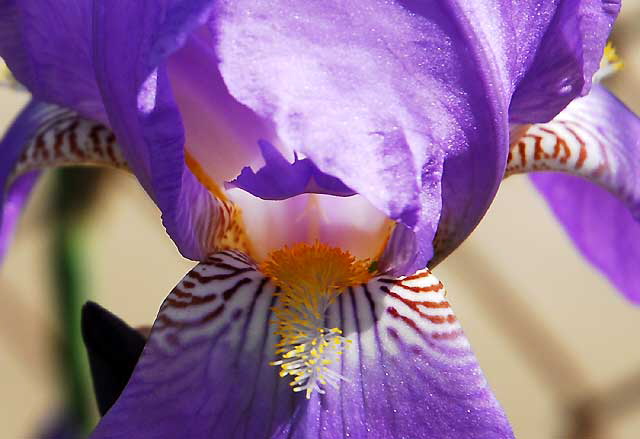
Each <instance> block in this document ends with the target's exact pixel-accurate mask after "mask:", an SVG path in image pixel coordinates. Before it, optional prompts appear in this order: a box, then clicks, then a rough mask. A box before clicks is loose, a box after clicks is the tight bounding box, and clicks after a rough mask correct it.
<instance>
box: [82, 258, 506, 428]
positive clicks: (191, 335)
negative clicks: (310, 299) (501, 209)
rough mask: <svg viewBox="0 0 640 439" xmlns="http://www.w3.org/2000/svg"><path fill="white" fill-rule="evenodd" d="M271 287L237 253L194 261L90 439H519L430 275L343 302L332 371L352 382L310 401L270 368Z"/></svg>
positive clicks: (361, 291)
mask: <svg viewBox="0 0 640 439" xmlns="http://www.w3.org/2000/svg"><path fill="white" fill-rule="evenodd" d="M416 287H419V288H423V290H424V291H423V292H413V291H412V290H411V288H416ZM275 292H276V288H275V286H274V285H273V284H271V283H270V282H269V281H268V279H266V278H263V277H262V275H261V274H260V273H259V272H257V271H255V268H254V267H253V266H251V265H250V264H249V263H248V262H247V261H246V259H245V258H244V256H242V255H241V254H238V253H217V254H215V255H213V256H212V257H211V258H210V259H209V260H207V261H205V262H204V263H201V264H200V265H198V266H197V267H196V268H195V269H194V270H193V271H192V272H191V273H190V274H188V275H187V276H186V277H185V278H184V280H183V281H182V282H180V283H179V284H178V286H177V287H176V288H175V289H174V290H173V292H172V293H171V294H170V295H169V297H168V298H167V300H166V301H165V303H164V304H163V306H162V308H161V310H160V313H159V315H158V319H157V320H156V323H155V324H154V327H153V330H152V333H151V336H150V339H149V341H148V343H147V345H146V346H145V350H144V352H143V355H142V357H141V359H140V361H139V363H138V365H137V366H136V369H135V371H134V373H133V375H132V377H131V379H130V380H129V383H128V384H127V387H126V388H125V390H124V392H123V393H122V395H121V396H120V398H119V399H118V401H117V402H116V404H115V405H114V406H113V407H112V409H111V410H110V411H109V412H108V413H107V414H106V415H105V417H104V418H103V419H102V421H101V422H100V424H99V425H98V427H97V429H96V430H95V432H94V433H93V436H92V438H94V439H100V438H110V439H117V438H129V437H148V438H156V439H160V438H173V437H190V438H194V439H200V438H203V439H204V438H211V437H220V438H222V437H224V438H240V437H252V438H253V437H256V438H300V439H303V438H309V437H318V438H325V439H331V438H334V439H337V438H344V437H355V438H360V437H368V438H371V439H376V438H380V439H382V438H390V437H398V438H400V437H411V438H416V439H419V438H443V439H457V438H462V437H464V438H469V439H473V438H487V439H488V438H492V439H502V438H512V437H513V434H512V432H511V428H510V426H509V423H508V421H507V419H506V418H505V416H504V414H503V412H502V410H501V408H500V406H499V405H498V403H497V402H496V400H495V398H494V397H493V395H492V394H491V392H490V390H489V388H488V385H487V383H486V380H485V379H484V377H483V376H482V373H481V371H480V369H479V367H478V365H477V362H476V360H475V358H474V356H473V354H472V352H471V350H470V348H469V345H468V342H467V340H466V338H465V337H464V335H463V334H462V331H461V330H460V325H459V324H458V323H457V321H456V320H455V316H454V315H453V313H452V311H451V309H450V308H449V305H448V303H447V301H446V299H445V298H444V290H443V288H442V284H440V283H439V282H438V281H437V279H435V278H434V277H433V276H432V275H430V274H427V273H425V272H423V273H420V274H416V275H415V276H413V277H410V278H407V279H404V280H400V281H394V280H393V279H387V278H382V279H377V280H372V281H371V282H369V283H368V284H366V285H362V286H358V287H354V288H352V289H349V291H346V292H344V293H343V294H342V295H340V296H339V297H338V299H337V300H336V301H335V302H334V304H333V305H332V306H331V307H330V308H329V310H328V313H327V317H326V319H327V325H328V326H329V327H334V326H338V327H340V328H342V330H343V331H344V334H345V336H346V337H348V338H349V339H351V340H352V343H351V345H350V346H348V347H346V348H345V351H344V354H343V355H341V356H339V357H337V358H335V362H334V364H333V366H332V370H333V371H335V372H338V373H340V374H342V375H343V376H344V377H345V378H346V380H345V381H340V382H339V384H338V388H333V387H330V386H326V387H325V390H326V393H325V394H324V395H320V394H318V393H314V394H313V395H311V399H309V400H307V399H305V397H304V394H302V393H298V394H295V393H293V392H292V391H291V388H290V386H289V385H288V382H287V381H288V380H287V379H286V378H284V379H283V378H280V377H279V376H278V375H279V374H278V369H277V368H276V367H274V366H270V365H269V361H272V360H274V359H275V357H274V344H275V343H276V342H277V337H276V335H275V334H274V332H273V328H274V325H273V324H272V320H273V314H272V307H273V306H274V304H275V303H276V301H277V298H276V297H275V296H274V293H275ZM411 304H413V305H414V306H415V307H413V308H412V306H413V305H411Z"/></svg>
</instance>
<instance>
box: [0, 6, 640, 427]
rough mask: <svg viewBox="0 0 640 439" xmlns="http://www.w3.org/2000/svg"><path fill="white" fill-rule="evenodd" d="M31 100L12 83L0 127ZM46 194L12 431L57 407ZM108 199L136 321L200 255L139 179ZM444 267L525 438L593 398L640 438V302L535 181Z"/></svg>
mask: <svg viewBox="0 0 640 439" xmlns="http://www.w3.org/2000/svg"><path fill="white" fill-rule="evenodd" d="M639 19H640V1H629V0H627V1H626V3H625V5H624V8H623V13H622V16H621V18H620V20H619V22H618V25H617V28H616V31H615V33H614V37H613V38H614V43H615V44H616V46H617V49H618V51H619V53H620V55H621V56H622V57H623V59H624V61H625V63H626V65H625V69H624V70H623V71H622V72H621V73H620V74H619V75H618V76H617V77H616V78H614V80H613V81H611V82H609V83H608V85H610V86H611V88H612V89H614V90H615V92H616V93H617V94H618V96H620V97H621V98H622V99H623V100H624V101H625V102H626V103H627V104H628V105H629V106H631V107H632V108H633V109H634V110H635V111H636V112H638V113H640V28H639V27H638V25H637V23H638V20H639ZM26 100H27V96H25V95H23V94H20V93H16V92H12V91H8V90H0V131H2V130H4V128H5V127H6V126H7V125H8V124H9V123H10V121H11V119H12V118H13V116H14V115H15V113H16V112H17V111H18V110H19V108H20V107H21V106H22V105H23V104H24V103H25V102H26ZM46 194H47V182H46V180H45V181H43V183H41V184H40V185H39V188H38V191H37V192H36V194H35V196H34V197H33V198H32V200H31V202H30V204H29V207H28V209H27V212H26V214H25V216H24V217H23V220H22V222H21V224H20V226H19V229H18V233H17V236H16V239H15V241H14V243H13V245H12V247H11V250H10V252H9V254H8V256H7V258H6V260H5V262H4V264H3V265H2V267H1V269H0V297H1V302H2V306H1V307H0V388H1V389H2V392H1V393H0V408H1V410H0V425H2V428H1V431H2V433H1V434H0V435H1V436H2V437H3V438H28V437H31V435H32V434H33V432H34V431H36V430H37V428H38V426H39V425H42V424H43V422H45V420H46V419H47V418H48V417H49V416H51V415H52V411H53V410H54V409H55V408H56V407H57V406H58V399H59V394H58V389H57V387H56V383H55V379H54V378H55V371H54V370H53V367H52V364H53V361H52V352H53V349H54V347H55V346H54V345H53V343H52V340H53V337H52V331H53V327H54V325H53V315H52V308H53V306H52V299H51V286H50V274H49V271H48V266H47V259H46V258H47V245H48V234H47V223H46V217H45V216H44V212H45V211H44V205H45V199H44V198H46ZM99 198H100V199H99V200H98V205H99V206H100V208H99V209H97V210H95V211H94V212H95V213H93V214H92V215H91V216H90V218H89V220H88V221H87V226H86V236H87V242H86V246H87V252H86V254H88V255H90V257H91V259H90V261H88V264H87V265H88V266H89V269H90V284H89V285H90V295H91V296H92V297H93V298H95V299H96V300H97V301H99V302H100V303H101V304H102V305H103V306H106V307H107V308H108V309H110V310H112V311H113V312H115V313H116V314H118V315H119V316H121V317H122V318H124V319H125V320H126V321H127V322H129V323H130V324H132V325H148V324H150V323H151V322H152V321H153V319H154V316H155V314H156V311H157V309H158V307H159V305H160V303H161V301H162V300H163V298H164V296H165V295H166V294H167V293H168V292H169V290H170V289H171V288H172V287H173V286H174V285H175V284H176V283H177V281H178V280H179V279H180V278H181V277H182V276H183V275H184V273H185V272H186V271H188V270H189V268H190V267H192V266H193V265H194V263H193V262H191V261H187V260H185V259H183V258H181V257H180V255H179V254H178V252H177V250H176V249H175V247H174V245H173V243H172V242H171V241H170V240H169V238H168V237H167V236H166V235H165V233H164V230H163V228H162V226H161V223H160V218H159V214H158V211H157V209H156V208H155V206H154V205H153V204H152V203H151V202H150V201H149V200H148V199H147V197H146V196H145V194H144V193H143V191H142V190H141V189H140V188H139V186H138V184H137V183H136V181H135V180H134V179H133V178H132V177H129V176H128V175H126V174H124V173H118V172H114V173H113V175H111V176H110V178H109V179H108V180H107V184H106V187H105V188H104V190H102V191H101V193H100V195H99ZM435 274H436V275H437V276H438V277H439V278H440V279H441V280H442V281H443V282H444V283H445V285H446V286H447V289H448V291H449V298H450V300H451V302H452V303H453V305H454V306H455V309H456V311H457V314H458V316H459V317H460V320H461V321H462V323H463V324H464V326H465V329H466V333H467V335H468V337H469V338H470V339H471V342H472V344H473V346H474V348H475V351H476V353H477V355H478V357H479V359H480V363H481V365H482V366H483V369H484V371H485V373H486V375H487V377H488V379H489V381H490V382H491V384H492V386H493V388H494V390H495V393H496V395H497V397H498V399H499V400H500V401H501V402H502V404H503V405H504V407H505V409H506V411H507V414H508V415H509V417H510V419H511V422H512V424H513V426H514V428H515V432H516V434H517V436H518V437H519V438H525V439H529V438H531V439H539V438H563V437H569V436H568V434H569V431H570V425H571V423H572V422H573V421H572V420H573V419H574V418H572V417H570V416H569V414H570V410H571V406H570V401H572V399H573V398H581V397H588V396H589V395H592V394H594V395H598V394H606V395H611V396H608V397H607V398H608V399H610V400H612V401H617V402H619V405H620V407H618V406H612V409H611V413H608V412H607V413H604V412H603V413H602V417H604V418H606V421H605V425H606V429H605V430H604V431H603V434H602V436H601V437H606V438H612V439H635V438H638V437H640V344H639V343H638V335H639V334H640V308H634V307H632V306H630V305H629V304H628V303H626V302H625V301H624V300H623V299H622V298H621V297H620V296H619V295H618V294H617V292H616V291H615V290H614V289H613V288H612V287H611V286H610V285H609V284H608V283H607V282H606V281H605V280H604V279H603V278H601V277H600V276H599V275H598V274H597V273H596V272H595V271H593V270H592V269H591V267H590V266H588V265H587V264H586V263H585V262H584V261H582V260H581V258H580V256H579V255H578V254H577V253H576V252H575V251H574V249H573V247H572V245H571V244H570V243H569V241H568V240H567V238H566V237H565V235H564V233H563V231H562V230H561V229H560V227H559V226H558V224H557V223H556V222H555V220H554V219H553V218H552V216H551V215H550V213H549V211H548V209H547V207H546V205H545V204H544V202H543V201H542V200H541V199H540V197H539V196H538V195H537V193H536V192H535V191H534V190H533V189H532V187H531V185H530V184H529V183H528V181H527V179H526V178H524V177H513V178H512V179H509V180H508V181H506V182H505V184H503V185H502V187H501V189H500V192H499V194H498V196H497V198H496V201H495V202H494V204H493V206H492V207H491V210H490V211H489V213H488V214H487V216H486V217H485V219H484V220H483V222H482V223H481V225H480V226H479V227H478V229H477V230H476V231H475V233H474V234H473V235H472V237H471V238H470V239H469V240H468V241H467V242H466V243H465V244H464V245H463V246H462V247H461V248H460V249H459V250H458V251H457V252H456V253H455V254H454V255H453V256H452V257H450V258H449V259H448V260H447V261H446V262H445V263H443V264H442V265H441V266H439V267H437V269H436V271H435ZM523 313H524V314H523ZM634 381H635V387H634ZM624 398H628V399H629V402H628V403H627V402H626V399H624ZM634 398H635V405H634V401H633V399H634ZM625 407H626V408H625ZM599 437H600V436H599Z"/></svg>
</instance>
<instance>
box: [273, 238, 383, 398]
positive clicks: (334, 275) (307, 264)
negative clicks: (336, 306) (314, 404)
mask: <svg viewBox="0 0 640 439" xmlns="http://www.w3.org/2000/svg"><path fill="white" fill-rule="evenodd" d="M369 267H370V263H369V261H366V260H365V261H358V260H356V259H355V258H354V257H353V256H352V255H351V254H350V253H349V252H345V251H343V250H341V249H338V248H335V247H329V246H327V245H326V244H322V243H320V242H315V243H314V244H307V243H300V244H296V245H294V246H292V247H286V246H285V247H283V248H282V249H280V250H276V251H273V252H272V253H271V254H270V255H269V257H268V258H267V260H266V261H265V262H264V263H263V264H262V265H261V267H260V268H261V271H262V272H263V273H264V274H265V275H266V276H268V277H270V278H271V279H272V281H273V282H274V283H275V284H276V285H277V286H278V287H279V288H280V291H279V292H278V293H277V295H278V299H279V300H278V304H277V305H276V306H275V307H274V308H273V313H274V315H275V320H274V321H273V323H274V324H275V325H277V329H276V330H275V334H276V335H277V336H278V337H279V338H280V340H279V341H278V343H277V344H276V355H278V356H279V357H280V359H279V360H277V361H273V362H271V363H270V364H271V365H273V366H280V368H281V370H280V376H281V377H286V376H287V375H291V376H292V377H293V380H292V381H291V383H290V385H291V386H292V387H293V391H294V392H300V391H305V392H306V396H307V398H310V397H311V394H312V393H313V392H314V391H317V392H318V393H325V391H324V389H323V387H324V386H325V385H326V384H327V383H328V384H330V385H331V386H333V387H337V384H338V382H339V381H340V380H341V379H344V378H343V377H342V376H341V375H340V374H338V373H336V372H335V371H333V370H331V369H330V368H329V366H330V365H331V364H332V362H333V360H334V359H335V357H336V356H337V355H340V354H342V351H343V348H344V347H346V345H348V344H349V343H350V340H347V339H346V338H345V337H343V336H342V331H341V330H340V328H327V327H326V321H325V314H326V311H327V308H328V307H329V305H331V303H333V301H334V300H335V299H336V297H338V296H339V295H340V293H341V292H342V291H344V290H345V289H346V288H348V287H350V286H353V285H357V284H360V283H364V282H367V281H368V280H369V279H370V278H371V277H372V274H371V273H370V271H369Z"/></svg>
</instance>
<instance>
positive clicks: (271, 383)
mask: <svg viewBox="0 0 640 439" xmlns="http://www.w3.org/2000/svg"><path fill="white" fill-rule="evenodd" d="M619 6H620V5H619V2H617V1H614V0H582V1H581V0H564V1H562V0H561V1H542V2H541V1H518V2H511V1H502V0H486V1H478V2H465V1H455V0H438V1H411V0H397V1H382V0H380V1H378V0H367V1H361V0H353V1H347V2H335V1H322V2H319V1H307V2H293V1H285V0H274V1H269V2H263V1H256V0H234V1H224V0H219V1H212V0H191V1H184V0H182V1H181V0H172V1H168V0H156V1H153V2H151V1H145V0H140V1H135V2H132V1H124V0H113V1H109V2H103V1H95V2H93V1H90V0H74V1H71V0H56V1H44V0H38V1H36V0H19V1H18V0H2V1H1V2H0V55H1V56H2V57H3V58H4V59H5V61H6V62H7V64H8V66H9V67H10V69H11V71H12V72H13V74H14V75H15V77H16V78H17V80H18V81H19V82H20V83H21V84H23V85H24V86H25V87H26V88H27V89H28V90H29V91H30V92H31V93H32V94H33V97H34V100H33V101H32V102H31V103H30V104H29V105H28V106H27V108H26V109H25V110H24V111H23V112H22V114H21V115H20V116H19V117H18V118H17V120H16V122H15V123H14V125H13V126H12V128H11V129H10V130H9V132H8V133H7V135H6V137H5V139H4V140H3V142H2V145H1V149H0V154H2V160H1V161H0V180H1V181H2V182H3V185H4V187H5V188H6V191H5V195H4V215H3V216H4V218H3V225H2V237H3V243H5V244H3V245H6V239H8V236H10V230H11V227H12V225H13V224H14V222H15V219H16V217H17V214H18V212H19V210H20V206H21V205H22V203H23V202H24V200H25V199H26V197H27V194H28V192H29V190H30V188H31V186H32V185H33V183H34V181H35V180H36V178H37V173H38V172H39V170H40V169H42V168H43V167H47V166H55V165H68V164H99V165H113V166H116V167H119V168H123V169H128V170H130V171H132V172H133V173H134V174H135V176H136V177H137V178H138V180H139V181H140V183H141V185H142V187H143V188H144V189H145V191H146V192H147V193H148V194H149V196H150V197H151V198H152V199H153V200H154V201H155V203H156V204H157V206H158V208H159V210H160V211H161V213H162V220H163V223H164V226H165V228H166V229H167V232H168V234H169V236H171V238H172V239H173V240H174V242H175V243H176V245H177V247H178V249H179V250H180V252H181V253H182V254H183V255H184V256H185V257H187V258H191V259H193V260H196V261H200V263H199V264H198V265H197V266H196V267H195V268H194V269H193V270H192V271H191V272H190V273H188V274H187V275H186V277H185V278H184V279H183V280H182V281H181V282H180V283H179V284H178V285H177V286H176V287H175V288H174V289H173V291H172V292H171V293H170V294H169V296H168V298H167V299H166V301H165V302H164V303H163V305H162V307H161V309H160V313H159V315H158V318H157V320H156V323H155V325H154V327H153V331H152V333H151V336H150V339H149V341H148V342H147V344H146V347H145V350H144V353H143V355H142V357H141V359H140V361H139V363H138V365H137V367H136V370H135V371H134V372H133V375H132V377H131V380H130V381H129V383H128V385H127V387H126V388H125V390H124V391H123V393H122V395H121V396H120V398H119V399H118V401H117V402H116V403H115V405H114V406H113V407H112V408H111V409H110V410H109V412H108V413H107V414H106V415H105V416H104V417H103V419H102V421H101V422H100V424H99V425H98V427H97V429H96V431H95V432H94V437H95V438H131V437H149V438H164V437H167V438H173V437H194V438H200V437H203V438H204V437H220V438H222V437H224V438H226V437H272V438H284V437H295V438H308V437H323V438H337V437H354V438H360V437H370V438H382V437H412V438H413V437H434V438H435V437H438V438H460V437H464V438H507V437H512V435H513V434H512V432H511V428H510V426H509V423H508V421H507V419H506V417H505V415H504V413H503V411H502V409H501V408H500V406H499V404H498V402H497V401H496V399H495V397H494V396H493V395H492V393H491V391H490V389H489V387H488V384H487V382H486V380H485V378H484V377H483V375H482V372H481V370H480V368H479V366H478V364H477V361H476V360H475V357H474V356H473V354H472V352H471V350H470V348H469V344H468V341H467V339H466V338H465V336H464V335H463V333H462V330H461V328H460V325H459V323H458V321H457V320H456V317H455V315H454V314H453V311H452V310H451V308H450V306H449V303H448V301H447V298H446V297H445V292H444V287H443V285H442V284H441V283H440V281H438V280H437V279H436V278H435V277H434V275H433V274H431V272H430V271H429V270H428V269H427V268H426V267H430V268H433V267H434V266H435V265H436V264H437V263H438V262H439V261H441V260H442V259H444V258H445V257H446V256H447V255H448V254H450V253H451V252H452V251H453V250H454V249H455V248H456V247H457V246H458V245H459V244H460V243H461V242H462V241H463V240H464V239H465V238H466V237H467V236H468V235H469V234H470V233H471V231H472V230H473V229H474V227H475V226H476V225H477V223H478V222H479V221H480V219H481V218H482V216H483V215H484V213H485V211H486V210H487V208H488V206H489V204H490V202H491V201H492V199H493V197H494V195H495V192H496V190H497V187H498V185H499V184H500V182H501V181H502V179H503V177H504V176H505V175H509V174H512V173H516V172H528V171H538V170H555V171H563V172H564V173H565V174H573V175H555V174H554V175H544V176H536V178H535V180H534V181H535V183H536V185H537V186H538V188H540V190H541V191H542V193H543V194H544V195H545V196H546V197H547V199H548V200H549V201H550V203H551V205H552V207H553V208H554V211H555V212H556V213H557V216H558V218H559V219H560V220H561V221H562V222H563V224H565V225H566V227H567V230H568V231H569V233H570V234H571V236H572V238H573V239H574V240H575V242H576V243H577V244H578V246H579V247H580V249H581V250H582V251H583V253H584V254H585V255H586V256H587V258H588V259H589V260H591V261H592V262H593V263H594V264H595V265H596V266H597V267H598V268H600V269H601V270H602V271H603V272H604V273H605V274H606V275H607V276H608V277H609V278H610V279H611V280H612V282H614V283H615V284H616V285H617V286H618V287H619V288H620V289H621V290H622V291H623V292H624V293H625V294H626V295H627V297H629V298H630V299H632V300H636V301H638V300H640V288H639V286H638V276H639V275H638V273H637V271H636V270H633V269H632V268H631V267H632V266H633V265H634V264H635V263H636V261H637V260H638V256H640V246H639V245H638V243H639V242H640V240H639V239H636V238H640V232H639V231H638V227H637V223H636V221H635V219H634V216H633V215H634V214H635V215H636V216H637V213H636V212H637V203H638V193H637V192H638V190H639V188H640V185H639V184H638V182H637V178H638V175H640V173H638V170H637V164H638V163H640V162H639V161H638V151H639V149H638V146H639V145H638V138H640V137H639V135H640V124H639V123H638V120H637V119H636V117H635V116H634V115H633V114H632V113H630V112H629V110H627V109H626V108H625V107H624V105H622V104H621V103H620V102H619V101H617V100H616V99H615V98H614V97H613V96H611V95H610V94H609V93H608V92H607V91H606V90H605V89H603V88H602V87H601V86H599V85H595V86H592V77H593V76H594V74H596V72H598V71H599V72H600V73H598V75H601V74H603V73H606V71H607V70H611V69H615V65H616V62H615V59H614V58H613V57H612V56H609V62H608V63H605V65H604V66H603V67H604V68H603V70H599V67H600V60H601V57H602V53H603V50H604V47H605V43H606V40H607V37H608V35H609V33H610V30H611V26H612V24H613V21H614V20H615V17H616V16H617V14H618V11H619ZM505 170H506V171H505ZM576 175H577V176H580V177H583V180H578V179H575V176H576ZM592 183H596V184H595V185H594V184H592Z"/></svg>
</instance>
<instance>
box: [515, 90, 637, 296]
mask: <svg viewBox="0 0 640 439" xmlns="http://www.w3.org/2000/svg"><path fill="white" fill-rule="evenodd" d="M545 170H548V171H559V172H563V173H565V174H567V175H560V174H551V173H545V174H543V173H536V174H534V175H532V180H533V182H534V184H535V185H536V187H537V188H538V190H539V191H540V192H541V194H542V195H543V196H544V197H545V198H546V200H547V201H548V202H549V204H550V206H551V208H552V210H553V212H554V213H555V215H556V217H557V218H558V219H559V220H560V222H561V223H562V225H563V226H564V227H565V229H566V231H567V233H568V234H569V236H570V237H571V239H572V240H573V241H574V243H575V244H576V246H577V247H578V248H579V249H580V250H581V252H582V254H583V255H584V256H585V257H586V258H587V260H588V261H590V262H591V263H592V264H593V265H594V266H595V267H596V268H598V269H599V270H601V271H602V273H603V274H604V275H605V276H607V278H609V280H610V281H611V282H612V283H613V284H614V285H615V286H616V287H617V288H618V289H619V290H620V291H622V292H623V293H624V294H625V296H626V297H627V298H628V299H629V300H632V301H634V302H640V273H639V272H638V270H637V267H638V263H640V224H639V223H638V218H639V215H640V119H638V117H637V116H635V115H634V114H633V113H632V112H631V111H630V110H629V109H628V108H627V107H626V106H625V105H624V104H622V103H621V102H620V101H619V100H618V99H616V98H615V97H614V96H613V95H612V94H610V93H609V92H608V91H607V90H606V89H604V88H603V87H602V86H595V87H594V88H593V89H592V91H591V93H590V94H589V95H587V96H586V97H583V98H580V99H577V100H575V101H574V102H572V103H571V104H570V105H569V106H568V107H567V108H566V109H565V110H564V111H562V112H561V113H560V114H559V115H558V116H557V117H555V118H554V119H553V120H552V121H551V122H549V123H547V124H537V125H532V126H530V127H529V128H528V129H527V130H526V132H525V133H524V135H523V136H522V137H520V138H519V139H517V140H515V141H514V143H513V144H512V147H511V154H510V161H509V165H508V167H507V173H508V174H510V173H518V172H532V171H545ZM578 177H580V178H578Z"/></svg>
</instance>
